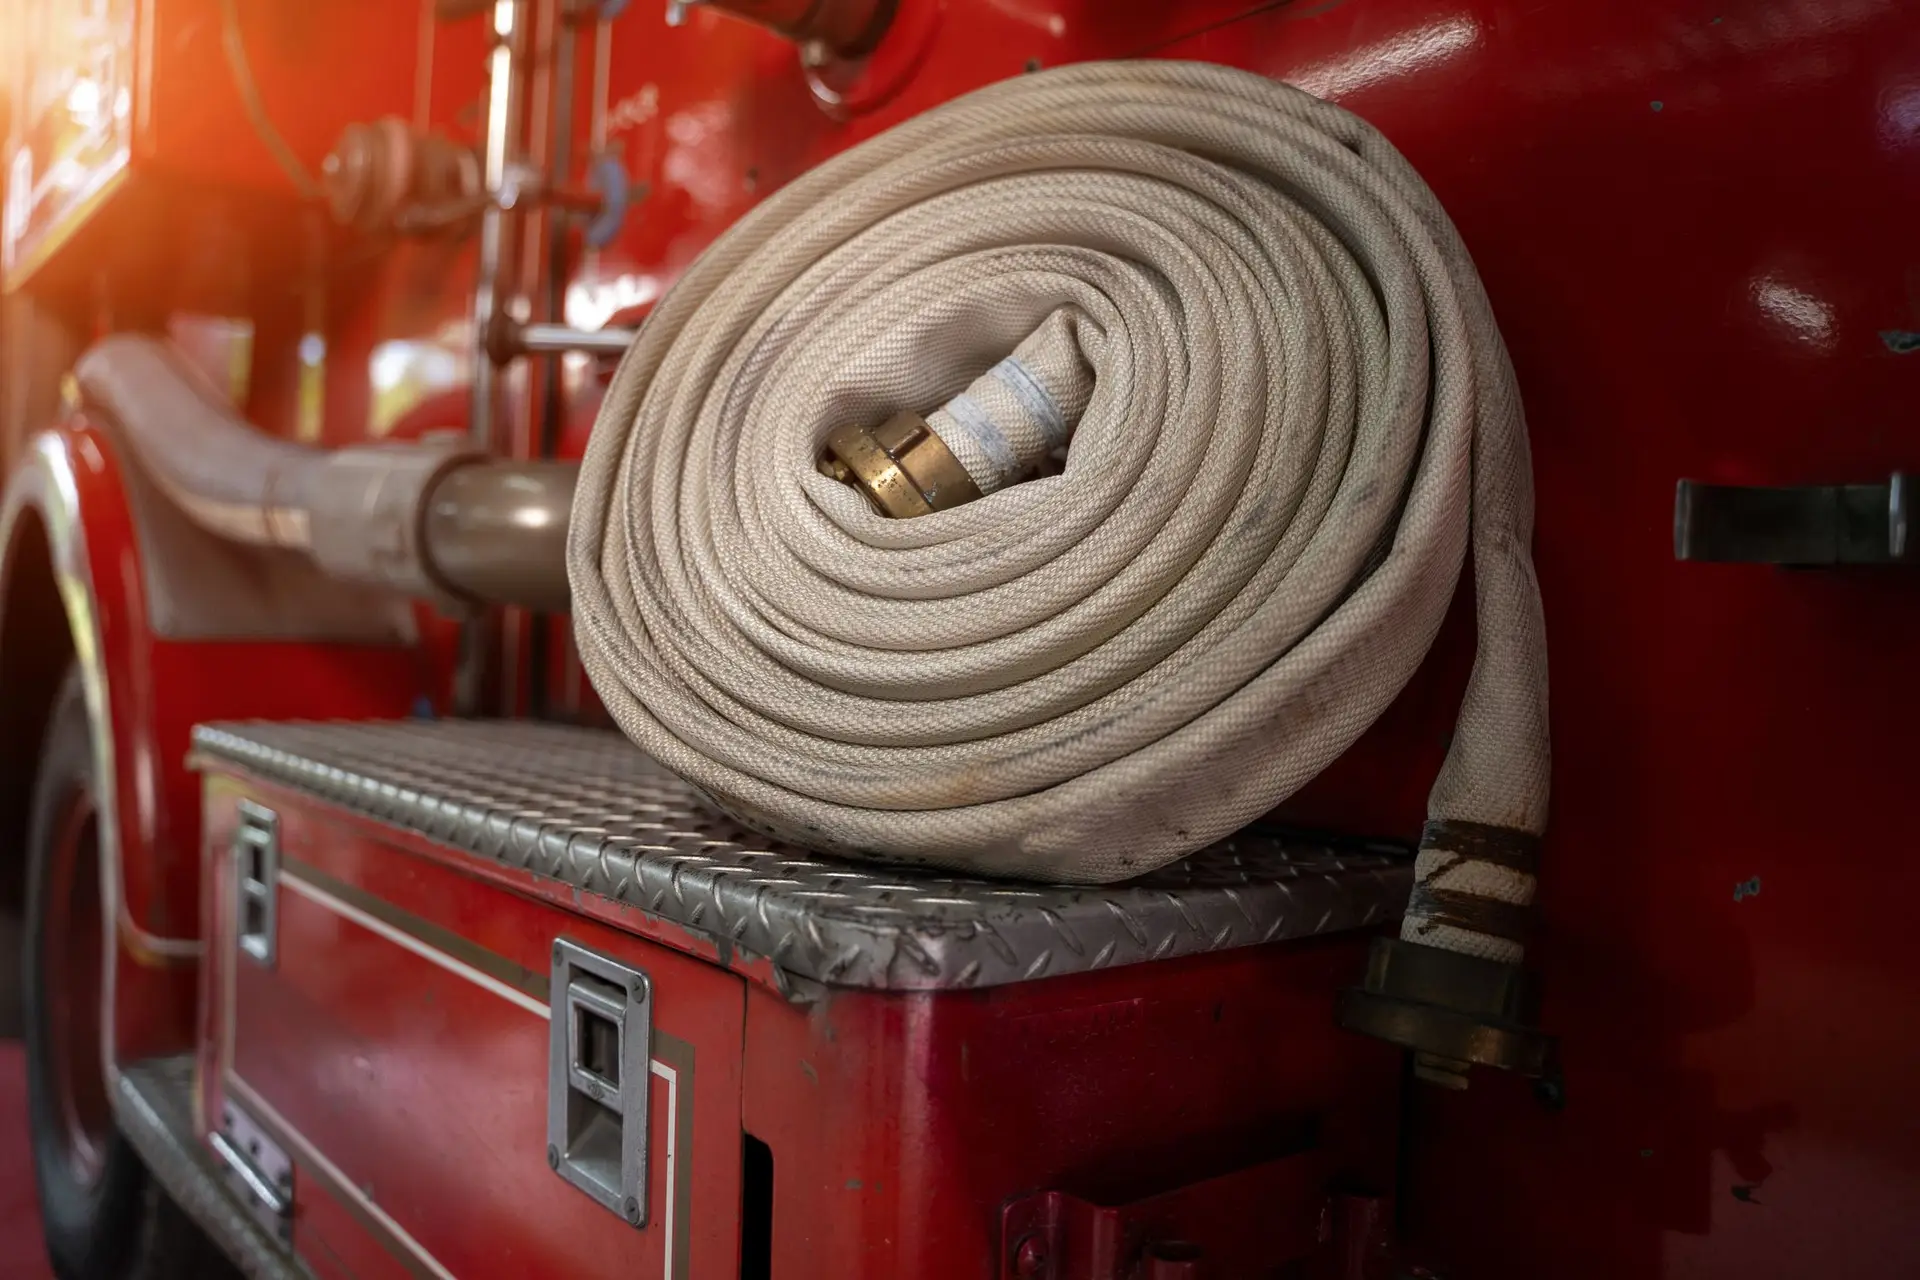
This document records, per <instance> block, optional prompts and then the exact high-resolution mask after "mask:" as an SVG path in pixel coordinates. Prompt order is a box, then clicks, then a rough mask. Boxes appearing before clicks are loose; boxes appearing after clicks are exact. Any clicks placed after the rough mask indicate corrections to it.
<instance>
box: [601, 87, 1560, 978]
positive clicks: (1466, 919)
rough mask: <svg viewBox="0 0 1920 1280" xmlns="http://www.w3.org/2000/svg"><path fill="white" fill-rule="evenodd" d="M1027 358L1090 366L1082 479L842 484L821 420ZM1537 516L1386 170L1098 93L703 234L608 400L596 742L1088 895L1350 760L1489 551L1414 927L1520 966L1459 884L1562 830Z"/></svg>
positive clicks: (1228, 98)
mask: <svg viewBox="0 0 1920 1280" xmlns="http://www.w3.org/2000/svg"><path fill="white" fill-rule="evenodd" d="M1036 335H1047V341H1048V342H1050V343H1052V344H1053V348H1052V349H1053V350H1054V352H1055V354H1056V355H1057V354H1058V345H1059V344H1060V343H1062V342H1066V343H1071V344H1072V345H1073V346H1074V347H1075V348H1076V349H1077V359H1078V361H1079V362H1082V363H1083V364H1084V368H1085V370H1086V371H1087V372H1088V373H1090V375H1091V385H1090V388H1082V393H1079V394H1076V395H1075V396H1074V397H1073V398H1074V400H1075V404H1074V408H1075V409H1076V410H1077V411H1078V415H1079V417H1078V423H1077V426H1075V428H1074V430H1073V435H1072V440H1071V445H1070V448H1069V450H1068V453H1067V459H1066V463H1065V465H1064V468H1062V469H1061V470H1060V471H1059V472H1058V473H1057V474H1045V475H1040V476H1037V477H1036V478H1032V479H1027V480H1024V481H1022V482H1020V483H1013V484H1007V485H1006V486H1005V487H1002V488H999V489H998V490H997V491H990V492H987V493H986V494H985V496H984V497H981V498H979V499H977V500H974V501H972V502H969V503H967V504H965V505H963V506H959V507H956V508H954V509H952V510H946V511H939V512H936V513H934V514H931V515H926V516H921V517H918V518H913V519H901V520H889V519H885V518H883V517H882V516H880V515H878V514H876V513H875V512H874V511H873V510H872V509H870V508H869V506H868V505H867V504H866V503H865V501H864V500H863V499H862V498H861V496H860V495H859V494H857V493H856V492H854V491H853V490H852V489H850V488H848V487H847V486H845V485H843V484H840V483H837V482H836V481H835V480H833V479H831V478H829V477H827V476H825V475H822V474H821V473H820V472H819V471H818V469H817V467H816V462H817V460H818V456H819V452H820V447H821V441H822V439H823V438H824V437H825V436H826V434H827V433H828V432H830V431H831V430H832V429H833V428H834V427H836V426H838V425H840V424H843V423H847V422H879V421H881V420H883V419H885V418H887V417H888V416H889V415H890V414H893V413H895V412H896V411H898V410H901V409H903V408H904V409H911V410H914V411H916V412H921V413H926V412H929V411H932V410H934V409H935V408H936V407H937V406H941V405H943V404H949V403H950V402H951V401H952V400H953V399H954V397H956V396H959V395H961V393H963V392H965V391H966V390H967V389H968V388H969V386H971V385H973V384H974V383H975V381H976V380H977V379H979V378H981V377H982V376H983V374H985V373H987V372H988V371H989V370H991V369H993V368H994V367H995V366H996V365H997V364H998V363H999V362H1001V361H1003V360H1005V359H1006V358H1007V357H1008V356H1009V355H1010V354H1011V353H1013V352H1014V351H1015V350H1016V349H1019V348H1022V344H1028V340H1029V339H1033V338H1035V337H1036ZM1027 349H1031V344H1029V345H1028V348H1027ZM1073 364H1074V362H1073V361H1068V362H1067V365H1066V366H1062V367H1072V366H1073ZM1082 402H1083V403H1084V407H1081V406H1082ZM977 465H978V464H977V463H976V466H977ZM985 487H987V486H983V488H985ZM1532 526H1533V487H1532V478H1531V470H1530V464H1529V459H1528V452H1527V441H1526V429H1525V423H1524V419H1523V417H1522V412H1521V406H1520V399H1519V394H1518V391H1517V389H1516V387H1515V384H1514V378H1513V373H1512V369H1511V366H1510V364H1509V362H1508V359H1507V355H1506V350H1505V347H1504V346H1503V344H1502V342H1501V339H1500V334H1499V330H1498V328H1497V326H1496V324H1495V321H1494V317H1493V312H1492V309H1491V307H1490V305H1489V303H1488V300H1487V298H1486V295H1485V292H1484V290H1483V289H1482V287H1481V284H1480V281H1479V278H1478V275H1477V274H1476V272H1475V270H1474V267H1473V263H1472V261H1471V259H1470V257H1469V256H1468V254H1467V251H1466V249H1465V247H1464V245H1463V244H1462V243H1461V241H1460V238H1459V236H1458V234H1457V233H1456V232H1455V231H1454V229H1453V226H1452V224H1451V223H1450V222H1449V221H1448V219H1447V216H1446V214H1445V212H1444V211H1443V210H1442V209H1441V207H1440V205H1439V203H1438V201H1437V200H1436V199H1435V197H1434V196H1433V194H1432V192H1431V191H1429V190H1428V188H1427V186H1426V184H1425V183H1424V182H1422V181H1421V179H1420V176H1419V175H1418V174H1417V173H1416V172H1415V171H1414V170H1413V168H1412V167H1411V166H1410V165H1409V164H1408V163H1407V162H1406V161H1405V160H1404V159H1403V158H1402V157H1401V156H1400V154H1399V153H1398V152H1397V151H1396V150H1394V148H1393V147H1392V145H1391V144H1389V143H1388V142H1387V141H1386V140H1385V139H1384V138H1383V137H1382V136H1381V135H1380V134H1379V133H1378V132H1377V131H1375V130H1374V129H1373V128H1372V127H1371V126H1369V125H1368V124H1366V123H1365V122H1364V121H1362V120H1361V119H1359V118H1358V117H1356V116H1354V115H1353V114H1351V113H1350V112H1347V111H1345V110H1343V109H1341V108H1339V107H1336V106H1333V105H1331V104H1329V103H1326V102H1323V101H1320V100H1318V99H1316V98H1314V97H1312V96H1310V95H1308V94H1305V93H1302V92H1300V91H1298V90H1295V89H1292V88H1289V87H1287V86H1285V85H1282V84H1278V83H1275V82H1272V81H1269V80H1265V79H1262V78H1260V77H1257V76H1253V75H1249V74H1246V73H1243V72H1239V71H1234V70H1231V69H1227V68H1222V67H1216V66H1210V65H1204V64H1193V63H1168V62H1124V63H1089V64H1083V65H1079V66H1070V67H1065V68H1061V69H1058V70H1052V71H1047V72H1043V73H1040V74H1036V75H1031V76H1025V77H1021V78H1018V79H1014V80H1009V81H1006V82H1003V83H1000V84H996V85H993V86H990V87H988V88H986V89H983V90H981V91H979V92H976V93H973V94H970V95H968V96H966V97H963V98H959V99H956V100H955V101H953V102H950V103H948V104H946V105H944V106H941V107H939V108H938V109H936V110H933V111H931V112H928V113H927V114H925V115H923V116H920V117H918V118H916V119H913V120H910V121H908V122H906V123H904V124H902V125H900V126H898V127H897V128H894V129H892V130H890V131H889V132H886V133H884V134H881V135H879V136H877V137H875V138H873V139H871V140H870V141H868V142H867V143H865V144H863V145H861V146H859V147H856V148H854V149H853V150H850V151H848V152H846V153H844V154H843V155H841V156H839V157H837V158H835V159H833V160H831V161H829V162H828V163H826V164H824V165H822V166H821V167H820V168H818V169H816V170H814V171H812V172H810V173H808V174H806V175H804V176H802V177H801V178H799V179H797V180H796V181H795V182H793V183H792V184H791V185H789V186H788V187H786V188H785V189H783V190H782V191H780V192H779V193H777V194H776V195H774V196H773V197H771V198H770V199H768V200H767V201H766V202H765V203H763V204H762V205H761V206H759V207H758V208H757V209H756V210H754V211H753V212H752V213H751V214H749V215H748V216H746V217H745V218H743V219H742V220H741V221H740V222H739V223H738V224H737V225H736V226H735V227H734V228H733V229H732V230H731V231H729V232H728V234H726V235H725V236H724V237H722V238H721V239H720V240H719V241H717V242H716V243H715V244H714V245H713V246H712V247H711V248H710V249H709V250H708V251H707V252H706V253H705V254H704V255H703V256H702V257H701V258H700V259H699V260H698V261H697V262H696V263H695V264H694V265H693V267H692V268H691V269H690V270H689V271H688V272H687V273H686V275H685V276H684V277H683V278H682V279H681V280H680V281H679V283H678V284H677V285H676V286H675V287H674V288H673V289H672V290H671V291H670V292H669V293H668V295H667V296H666V297H665V298H664V299H663V300H662V301H661V303H660V305H659V306H658V307H657V308H656V309H655V311H654V312H653V314H652V315H651V317H650V318H649V319H648V320H647V322H646V324H645V325H644V327H643V328H642V330H641V333H640V335H639V337H638V339H637V340H636V341H635V343H634V344H633V347H632V348H631V350H630V351H629V352H628V354H627V356H626V358H625V360H624V362H623V363H622V364H621V366H620V368H619V371H618V373H617V374H616V375H615V378H614V381H613V385H612V388H611V390H610V392H609V394H608V396H607V399H606V402H605V404H604V407H603V408H602V410H601V414H600V418H599V420H598V422H597V423H596V425H595V428H594V433H593V437H592V441H591V444H590V446H589V448H588V452H587V458H586V462H585V465H584V467H583V470H582V473H581V477H580V486H579V491H578V493H577V496H576V499H575V507H574V518H573V526H572V530H571V538H570V548H569V571H570V576H571V583H572V590H573V599H574V616H575V626H576V630H577V633H578V639H579V647H580V651H581V654H582V657H583V659H584V661H585V664H586V668H587V671H588V673H589V675H590V676H591V678H592V680H593V683H594V686H595V688H596V689H597V691H598V692H599V694H600V696H601V697H602V699H603V700H604V702H605V703H606V705H607V707H608V708H609V710H610V711H611V712H612V714H613V716H614V718H615V720H616V721H617V722H618V723H619V724H620V726H621V727H622V728H623V729H624V730H625V732H626V733H627V734H628V735H629V736H630V737H632V738H633V739H634V740H635V741H636V742H637V743H639V744H640V745H641V746H642V747H643V748H645V749H646V750H647V751H648V752H650V753H651V754H652V755H654V756H655V757H657V758H658V759H659V760H660V761H662V762H663V763H664V764H666V765H667V766H668V767H669V768H671V769H673V770H674V771H676V772H677V773H679V774H680V775H681V776H683V777H685V778H686V779H687V780H688V781H690V782H692V783H693V784H694V785H696V786H698V787H699V788H701V790H702V791H703V792H705V794H706V795H707V796H709V797H710V798H711V799H712V800H713V801H714V802H715V803H716V804H717V805H719V806H720V807H721V808H723V809H725V810H727V811H728V812H730V813H732V814H734V815H735V816H737V817H738V818H740V819H741V820H743V821H745V822H748V823H749V824H751V825H752V826H754V827H756V828H758V829H760V830H762V831H765V832H768V833H770V834H774V835H777V836H780V837H783V838H787V839H790V840H794V841H796V842H798V843H800V844H804V845H808V846H811V847H813V848H817V849H821V850H825V851H830V852H838V853H843V854H848V855H854V856H863V857H873V858H880V859H892V860H898V861H907V862H915V863H924V864H931V865H936V866H942V867H950V868H961V869H968V870H974V871H981V872H986V873H992V874H999V875H1008V876H1016V877H1027V878H1034V879H1044V880H1051V881H1064V882H1100V881H1110V880H1116V879H1122V878H1125V877H1128V876H1132V875H1136V874H1138V873H1140V872H1143V871H1146V870H1148V869H1149V868H1151V867H1154V866H1156V865H1159V864H1162V863H1165V862H1168V861H1170V860H1172V859H1174V858H1178V857H1180V856H1181V855H1183V854H1185V853H1188V852H1190V851H1192V850H1194V849H1197V848H1200V847H1201V846H1203V845H1205V844H1207V843H1209V842H1210V841H1213V840H1215V839H1217V838H1219V837H1221V836H1223V835H1225V834H1227V833H1229V832H1231V831H1233V830H1235V829H1236V828H1238V827H1240V826H1241V825H1244V824H1245V823H1246V822H1248V821H1249V820H1251V819H1252V818H1254V817H1256V816H1258V815H1260V814H1261V813H1263V812H1265V811H1266V810H1268V809H1270V808H1271V807H1272V806H1273V805H1275V804H1276V803H1277V802H1279V801H1280V800H1282V799H1284V798H1285V797H1286V796H1288V795H1289V794H1291V793H1292V792H1293V791H1294V790H1296V789H1297V788H1298V787H1299V786H1301V785H1302V784H1303V783H1304V782H1306V781H1307V780H1308V779H1309V778H1311V777H1312V776H1313V775H1314V774H1315V773H1317V772H1318V771H1319V770H1320V769H1322V768H1323V767H1324V766H1325V765H1326V764H1327V763H1328V762H1329V761H1331V760H1332V759H1334V758H1335V757H1336V756H1337V755H1338V754H1339V753H1340V752H1341V751H1343V750H1344V749H1345V748H1346V747H1347V746H1348V745H1349V744H1351V743H1352V742H1353V740H1354V739H1355V738H1356V737H1358V736H1359V734H1360V733H1361V732H1362V731H1363V730H1364V729H1365V728H1366V727H1367V726H1368V725H1369V724H1371V723H1372V722H1373V720H1374V719H1375V718H1376V717H1377V716H1378V715H1379V714H1380V712H1381V711H1382V710H1383V709H1384V708H1385V707H1386V706H1387V704H1388V703H1389V702H1390V701H1391V700H1392V699H1393V698H1394V696H1395V695H1396V694H1397V693H1398V692H1399V690H1400V689H1401V688H1402V686H1403V685H1404V684H1405V682H1406V681H1407V679H1408V678H1409V676H1410V675H1411V674H1412V673H1413V671H1414V670H1415V669H1416V668H1417V667H1418V665H1419V664H1420V662H1421V660H1422V658H1423V657H1424V656H1425V654H1426V652H1427V649H1428V647H1429V645H1430V644H1431V642H1432V640H1433V637H1434V634H1435V632H1436V631H1437V629H1438V627H1439V625H1440V622H1441V618H1442V616H1443V614H1444V613H1445V611H1446V608H1447V604H1448V601H1449V600H1450V599H1451V597H1452V595H1453V593H1454V591H1455V590H1456V588H1457V586H1458V584H1459V581H1460V578H1461V569H1462V565H1463V563H1464V560H1465V557H1466V555H1467V554H1468V552H1469V550H1471V553H1472V555H1473V567H1474V583H1475V590H1476V592H1477V622H1478V634H1479V648H1478V653H1477V658H1476V662H1475V666H1474V670H1473V674H1472V676H1471V678H1470V681H1469V685H1468V690H1467V693H1466V697H1465V701H1464V705H1463V706H1462V709H1461V713H1460V720H1459V725H1458V730H1457V732H1456V734H1455V736H1454V740H1453V743H1452V747H1451V751H1450V754H1449V756H1448V758H1447V761H1446V764H1445V766H1444V768H1443V770H1442V772H1441V775H1440V777H1439V779H1438V780H1437V782H1436V784H1435V786H1434V789H1433V793H1432V799H1431V805H1430V809H1431V816H1432V817H1433V818H1434V819H1435V820H1436V821H1435V822H1434V823H1433V824H1430V826H1429V828H1428V830H1429V840H1428V841H1426V842H1424V845H1423V850H1422V854H1421V857H1420V861H1419V865H1418V867H1417V875H1418V876H1419V878H1420V879H1421V881H1422V885H1421V888H1420V889H1419V890H1416V893H1415V898H1414V903H1413V907H1412V909H1411V911H1410V912H1409V915H1408V918H1407V923H1406V925H1405V928H1406V930H1407V935H1406V936H1408V937H1410V938H1413V939H1415V940H1417V941H1421V942H1426V943H1429V944H1434V945H1440V946H1444V947H1448V948H1450V949H1455V950H1462V951H1468V952H1471V953H1472V954H1476V955H1481V956H1485V957H1488V958H1491V959H1498V960H1514V959H1517V958H1518V957H1519V954H1520V944H1519V941H1518V940H1517V939H1516V938H1512V937H1506V936H1502V931H1501V930H1500V929H1499V927H1498V926H1497V925H1494V924H1489V923H1487V921H1488V919H1489V916H1488V914H1487V913H1485V912H1482V913H1480V914H1477V915H1476V914H1474V913H1473V912H1471V911H1465V912H1463V911H1462V910H1461V909H1460V908H1461V906H1462V904H1469V905H1470V904H1472V903H1487V902H1491V903H1494V904H1500V905H1505V906H1508V907H1514V908H1518V907H1523V906H1525V904H1527V903H1528V902H1530V901H1531V898H1532V894H1533V875H1532V871H1531V860H1530V856H1529V857H1516V856H1504V855H1503V856H1499V857H1482V856H1477V855H1476V854H1475V852H1474V850H1476V849H1481V850H1484V849H1486V848H1498V849H1506V848H1508V847H1509V845H1510V844H1511V843H1512V842H1510V841H1503V840H1502V839H1500V838H1497V837H1498V836H1499V834H1500V833H1510V834H1511V835H1512V836H1513V837H1514V839H1515V840H1516V841H1518V842H1519V843H1520V844H1522V845H1526V846H1528V848H1529V849H1530V845H1531V839H1532V837H1536V836H1537V835H1538V834H1539V833H1540V832H1541V831H1542V830H1543V828H1544V825H1545V822H1546V811H1547V778H1548V750H1547V718H1546V683H1547V679H1546V646H1545V636H1544V627H1543V623H1542V618H1541V609H1540V600H1539V590H1538V587H1537V585H1536V582H1535V579H1534V574H1533V567H1532V562H1531V559H1530V555H1529V543H1530V540H1531V536H1532ZM1116 832H1121V833H1125V835H1124V838H1117V837H1116V836H1115V834H1114V833H1116ZM1463 832H1464V833H1466V834H1465V836H1464V837H1463V835H1462V833H1463ZM1489 837H1492V838H1489ZM1498 914H1499V913H1498V908H1497V906H1496V908H1495V909H1494V910H1493V915H1494V916H1497V915H1498ZM1490 930H1491V931H1490Z"/></svg>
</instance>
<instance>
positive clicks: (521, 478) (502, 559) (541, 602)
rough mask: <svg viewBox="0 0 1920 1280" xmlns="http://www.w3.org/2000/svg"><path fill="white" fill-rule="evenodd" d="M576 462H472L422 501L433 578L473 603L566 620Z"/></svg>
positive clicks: (449, 476) (446, 478)
mask: <svg viewBox="0 0 1920 1280" xmlns="http://www.w3.org/2000/svg"><path fill="white" fill-rule="evenodd" d="M579 473H580V464H579V463H576V462H479V463H473V464H471V465H468V466H464V467H460V468H458V469H457V470H454V471H450V472H448V473H447V474H446V475H445V476H444V477H443V478H442V479H441V480H440V482H439V483H438V484H437V485H435V486H434V488H433V490H432V491H431V492H430V493H429V494H428V495H427V503H426V524H425V532H424V534H423V539H422V540H423V542H424V544H425V546H426V549H427V554H428V556H429V558H430V560H431V561H432V566H433V569H434V572H435V573H436V574H437V576H438V577H439V578H440V579H441V580H442V581H443V582H445V583H446V585H447V586H448V587H449V588H450V589H452V590H453V591H454V592H456V593H457V594H459V595H461V596H463V597H465V598H467V599H472V600H488V601H493V602H496V603H501V604H513V605H519V606H521V607H522V608H527V609H537V610H540V611H543V612H547V613H565V612H566V611H567V608H568V603H569V596H568V591H567V517H568V515H569V513H570V512H571V510H572V507H573V485H574V480H575V479H576V478H577V477H578V475H579Z"/></svg>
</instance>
